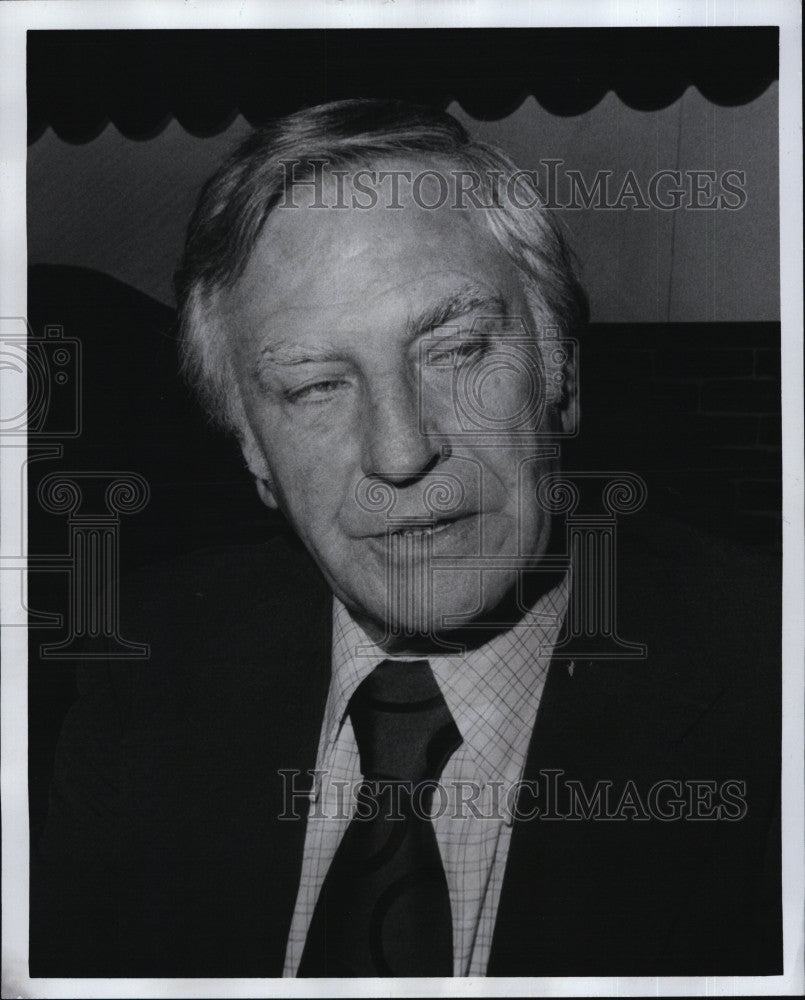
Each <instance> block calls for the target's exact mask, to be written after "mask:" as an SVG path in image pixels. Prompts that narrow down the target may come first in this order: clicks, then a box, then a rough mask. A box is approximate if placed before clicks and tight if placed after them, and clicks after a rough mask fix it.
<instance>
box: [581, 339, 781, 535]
mask: <svg viewBox="0 0 805 1000" xmlns="http://www.w3.org/2000/svg"><path fill="white" fill-rule="evenodd" d="M579 367H580V375H581V386H582V396H581V427H582V433H581V434H580V436H579V439H578V441H577V442H574V444H573V445H572V447H571V448H570V449H569V451H570V460H571V462H572V464H574V465H576V466H577V467H580V466H583V465H587V466H588V467H590V468H613V469H614V468H623V469H629V470H632V471H636V472H640V473H641V474H642V475H644V476H645V478H646V479H647V481H648V484H649V503H650V506H651V507H653V508H654V509H655V510H658V511H664V512H667V513H671V514H676V515H677V516H679V517H681V518H684V519H686V520H688V521H691V522H693V523H695V524H698V525H700V526H702V527H704V528H706V529H707V530H710V531H713V532H716V533H719V534H724V535H728V536H731V537H735V538H740V539H742V540H744V541H747V542H751V543H756V544H762V545H766V546H769V547H773V548H779V547H780V526H781V513H780V512H781V505H782V498H781V443H780V327H779V324H778V323H711V324H698V323H697V324H687V323H684V324H683V323H679V324H643V323H641V324H639V325H638V324H626V325H616V324H595V325H593V326H591V327H590V328H589V330H588V331H587V332H586V333H585V335H584V336H583V338H582V339H581V349H580V366H579Z"/></svg>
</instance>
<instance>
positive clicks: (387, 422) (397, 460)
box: [362, 379, 442, 485]
mask: <svg viewBox="0 0 805 1000" xmlns="http://www.w3.org/2000/svg"><path fill="white" fill-rule="evenodd" d="M363 419H364V427H363V429H362V430H363V455H362V466H363V473H364V475H367V476H377V477H378V478H380V479H385V480H388V481H389V482H393V483H396V484H397V485H404V484H405V483H406V482H407V481H409V480H412V481H415V480H417V479H419V478H421V477H422V476H424V475H425V474H426V473H427V472H429V471H430V470H431V469H432V468H433V466H434V465H435V464H436V463H437V461H438V458H439V454H440V452H441V450H442V445H441V442H440V441H439V439H438V438H437V435H436V433H435V428H434V427H433V426H432V424H431V422H430V421H429V419H428V418H427V416H426V414H425V413H424V412H423V410H422V405H421V400H420V398H419V393H418V386H416V385H410V384H409V383H408V382H407V381H404V380H402V379H400V380H398V381H395V382H394V384H393V385H389V384H385V385H383V386H381V387H378V389H377V391H376V392H374V393H373V394H372V395H371V397H370V398H369V400H368V403H367V406H366V407H365V410H364V415H363Z"/></svg>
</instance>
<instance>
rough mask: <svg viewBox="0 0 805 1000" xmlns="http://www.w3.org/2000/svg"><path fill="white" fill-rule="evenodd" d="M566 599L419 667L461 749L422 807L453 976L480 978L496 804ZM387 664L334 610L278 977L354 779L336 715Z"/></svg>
mask: <svg viewBox="0 0 805 1000" xmlns="http://www.w3.org/2000/svg"><path fill="white" fill-rule="evenodd" d="M567 599H568V598H567V578H566V577H565V578H563V580H562V581H561V583H559V584H558V585H557V586H556V587H555V588H554V589H553V590H551V591H549V592H548V593H547V594H545V595H543V596H542V597H541V598H540V600H539V601H538V602H537V603H536V604H535V605H534V607H533V608H532V609H531V611H530V612H529V613H528V615H526V616H525V617H524V619H523V620H522V621H521V622H520V623H519V624H518V625H517V626H516V627H514V628H511V629H509V630H508V631H506V632H502V633H500V634H498V635H496V636H495V637H494V638H493V639H492V640H491V641H490V642H488V643H486V644H485V645H483V646H481V647H479V648H478V649H473V650H470V651H468V652H466V653H464V654H463V655H445V656H442V655H439V656H429V657H428V662H429V663H430V665H431V669H432V670H433V673H434V676H435V677H436V680H437V682H438V684H439V687H440V689H441V692H442V694H443V696H444V699H445V701H446V703H447V706H448V708H449V709H450V711H451V713H452V715H453V719H454V721H455V723H456V726H457V727H458V729H459V731H460V732H461V735H462V738H463V743H462V745H461V746H460V747H459V749H458V750H457V751H456V752H455V753H454V754H453V756H452V757H451V758H450V760H449V761H448V762H447V765H446V766H445V768H444V771H443V773H442V777H441V782H440V784H441V789H442V790H440V793H439V794H438V796H437V795H435V796H434V806H433V809H434V810H435V817H434V820H433V825H434V830H435V833H436V840H437V843H438V845H439V849H440V851H441V855H442V861H443V864H444V869H445V874H446V877H447V885H448V890H449V893H450V903H451V907H452V913H453V974H454V975H456V976H483V975H485V974H486V967H487V963H488V961H489V953H490V950H491V947H492V934H493V931H494V927H495V917H496V915H497V907H498V901H499V899H500V891H501V888H502V885H503V873H504V871H505V867H506V858H507V855H508V850H509V843H510V840H511V832H512V831H511V825H512V817H511V814H510V812H509V810H508V808H507V794H506V793H507V790H508V789H511V788H512V787H513V786H515V785H516V783H517V782H518V781H519V780H520V779H521V777H522V774H523V769H524V766H525V759H526V754H527V752H528V746H529V742H530V740H531V734H532V731H533V728H534V721H535V718H536V713H537V708H538V706H539V702H540V698H541V696H542V690H543V686H544V683H545V676H546V673H547V669H548V665H549V663H550V660H551V656H552V653H553V648H554V646H555V643H556V640H557V638H558V635H559V630H560V628H561V625H562V621H563V619H564V615H565V611H566V609H567ZM392 658H395V657H389V655H388V654H387V653H385V652H384V651H383V650H382V649H380V648H379V647H378V646H376V645H374V643H372V641H371V640H370V639H369V638H368V636H367V635H366V633H365V632H364V631H363V629H362V628H361V627H360V626H359V625H358V624H356V622H355V621H354V620H353V619H352V617H351V616H350V614H349V612H348V611H347V609H346V608H345V607H344V605H343V604H341V602H340V601H339V600H338V599H337V598H336V599H334V602H333V644H332V677H331V681H330V689H329V693H328V698H327V703H326V707H325V711H324V721H323V723H322V728H321V735H320V737H319V750H318V757H317V763H316V775H315V776H314V784H313V789H312V791H311V806H310V812H309V816H308V824H307V830H306V834H305V847H304V855H303V860H302V872H301V877H300V882H299V892H298V895H297V898H296V906H295V909H294V915H293V919H292V922H291V930H290V934H289V937H288V945H287V949H286V953H285V967H284V973H283V974H284V975H285V976H294V975H296V971H297V969H298V967H299V962H300V959H301V957H302V951H303V949H304V946H305V938H306V935H307V930H308V927H309V925H310V920H311V918H312V916H313V910H314V908H315V905H316V900H317V898H318V894H319V890H320V889H321V886H322V883H323V881H324V878H325V875H326V874H327V869H328V868H329V866H330V862H331V861H332V859H333V856H334V855H335V852H336V849H337V847H338V844H339V842H340V840H341V837H342V836H343V834H344V831H345V830H346V828H347V826H348V825H349V822H350V819H351V815H352V802H353V798H352V796H353V794H354V791H355V790H356V789H357V787H358V785H359V783H360V779H361V772H360V760H359V755H358V748H357V746H356V743H355V737H354V735H353V732H352V725H351V723H350V720H349V717H348V715H347V706H348V704H349V700H350V698H351V697H352V694H353V692H354V691H355V689H356V688H357V687H358V685H359V684H360V683H361V681H362V680H363V679H364V678H365V677H367V676H368V675H369V674H370V673H371V671H372V670H373V669H374V667H375V666H377V664H378V663H379V662H380V661H381V660H385V659H392ZM396 658H398V659H401V660H405V659H409V660H410V659H413V658H414V657H411V656H404V657H403V656H401V657H396ZM418 658H419V659H421V657H418Z"/></svg>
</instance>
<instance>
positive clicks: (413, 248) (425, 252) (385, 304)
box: [225, 197, 516, 325]
mask: <svg viewBox="0 0 805 1000" xmlns="http://www.w3.org/2000/svg"><path fill="white" fill-rule="evenodd" d="M515 283H516V278H515V269H514V267H513V264H512V262H511V260H510V258H509V257H508V255H507V254H506V253H505V251H504V250H503V248H502V247H501V246H500V245H499V243H498V242H497V241H496V240H495V239H494V237H493V236H492V234H491V232H490V231H489V230H488V228H487V227H486V226H485V225H484V224H483V220H482V219H481V218H480V217H478V213H477V212H476V213H475V214H474V215H473V214H472V213H471V212H470V211H468V210H467V209H456V208H452V207H451V206H450V205H449V204H446V205H444V206H441V207H439V208H437V209H432V210H429V209H426V208H423V207H421V206H419V205H416V204H412V203H410V202H409V203H406V204H404V205H403V207H402V208H390V207H388V206H387V205H384V204H382V203H381V204H378V205H376V206H373V207H372V208H370V209H362V208H358V207H354V208H353V207H350V208H346V209H336V208H331V207H325V208H320V207H319V208H317V207H315V205H314V200H313V198H312V197H311V198H308V200H307V201H306V202H305V203H304V204H303V203H302V201H301V199H300V200H299V202H298V207H296V208H292V207H287V208H284V209H279V208H278V209H275V210H274V211H273V212H272V214H271V215H270V216H269V218H268V220H267V221H266V225H265V227H264V229H263V231H262V233H261V235H260V237H259V239H258V241H257V243H256V245H255V247H254V250H253V252H252V254H251V256H250V258H249V261H248V264H247V266H246V269H245V271H244V274H243V275H242V277H241V279H240V280H239V282H238V284H237V285H236V286H235V289H233V291H232V293H231V294H230V295H229V296H228V297H227V298H228V301H227V302H226V303H225V307H226V308H227V310H228V311H230V312H233V313H237V314H239V315H241V316H243V315H244V314H246V315H247V316H248V317H249V321H250V322H252V323H258V324H260V325H262V324H263V323H264V322H265V323H268V322H269V320H270V318H271V317H272V316H279V315H280V314H283V315H287V317H288V318H291V319H297V318H301V317H302V316H303V314H307V315H308V316H309V317H311V318H312V317H315V316H318V315H323V314H326V315H329V316H330V317H331V318H335V317H337V316H338V315H339V314H341V313H345V314H349V313H350V312H353V311H356V310H357V311H362V312H367V313H368V312H370V311H371V310H372V309H383V308H388V309H389V310H393V309H394V310H396V309H402V308H405V307H406V305H408V307H410V309H414V310H415V309H418V308H420V307H421V306H423V305H425V304H426V302H425V301H423V300H426V299H428V298H433V297H438V296H443V295H449V294H450V293H451V292H452V291H454V290H455V289H457V288H459V287H463V286H466V285H469V284H476V285H479V286H485V287H486V288H487V289H488V292H489V294H490V295H493V294H495V293H501V294H503V295H506V294H507V292H511V290H512V289H513V287H514V285H515Z"/></svg>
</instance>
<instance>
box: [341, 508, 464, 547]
mask: <svg viewBox="0 0 805 1000" xmlns="http://www.w3.org/2000/svg"><path fill="white" fill-rule="evenodd" d="M478 516H479V512H478V511H466V512H464V513H462V514H450V515H449V516H447V517H438V518H433V519H427V518H424V517H423V518H419V517H417V516H415V515H412V516H410V521H409V520H407V519H406V518H405V517H399V518H398V517H395V518H394V523H393V524H387V525H386V526H385V527H384V528H383V530H382V531H372V532H366V533H363V534H359V535H355V536H354V537H355V538H360V539H372V538H374V539H378V540H381V539H385V538H387V537H388V536H389V534H400V533H406V534H421V535H425V534H430V535H438V534H441V533H442V532H444V531H446V530H447V529H448V528H450V527H451V525H454V524H459V523H461V522H465V521H470V520H472V519H474V518H477V517H478Z"/></svg>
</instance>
